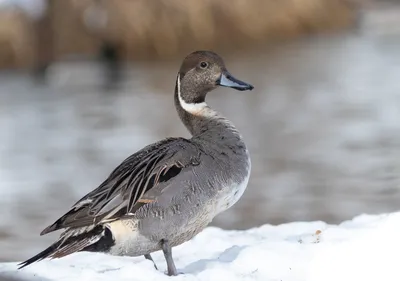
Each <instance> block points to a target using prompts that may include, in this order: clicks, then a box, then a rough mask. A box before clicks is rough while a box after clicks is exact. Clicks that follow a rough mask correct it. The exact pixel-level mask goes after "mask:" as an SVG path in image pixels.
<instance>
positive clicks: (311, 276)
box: [0, 212, 400, 281]
mask: <svg viewBox="0 0 400 281" xmlns="http://www.w3.org/2000/svg"><path fill="white" fill-rule="evenodd" d="M399 226H400V212H399V213H388V214H382V215H360V216H357V217H355V218H354V219H352V220H350V221H345V222H343V223H341V224H339V225H328V224H326V223H324V222H320V221H316V222H293V223H287V224H282V225H278V226H273V225H268V224H266V225H263V226H261V227H258V228H253V229H249V230H244V231H226V230H222V229H219V228H215V227H209V228H207V229H205V230H204V231H203V232H202V233H200V234H199V235H198V236H196V237H195V238H194V239H192V240H191V241H189V242H186V243H185V244H183V245H181V246H178V247H176V248H174V250H173V255H174V259H175V263H176V265H177V268H178V270H179V271H180V272H182V273H183V274H181V275H179V276H177V277H168V276H167V275H165V273H164V272H165V270H166V265H165V262H164V258H163V255H162V253H161V252H157V253H154V254H153V258H154V259H155V262H156V263H157V265H158V267H159V270H158V271H157V270H155V269H154V267H153V265H152V263H151V262H150V261H148V260H145V259H144V258H143V257H136V258H132V257H114V256H109V255H106V254H100V253H77V254H73V255H70V256H67V257H65V258H62V259H56V260H45V261H41V262H39V263H36V264H33V265H31V266H30V267H27V268H25V269H22V270H19V271H18V270H16V263H3V264H0V277H2V276H3V277H5V276H7V277H14V278H18V280H63V281H68V280H88V281H89V280H96V281H101V280H129V281H135V280H140V281H146V280H160V281H162V280H187V281H191V280H202V281H203V280H204V281H205V280H230V281H236V280H253V281H254V280H255V281H257V280H260V281H261V280H262V281H269V280H270V281H272V280H274V281H278V280H283V281H337V280H341V281H346V280H351V281H353V280H362V281H368V280H371V281H372V280H374V281H375V280H385V281H391V280H393V281H394V280H396V281H398V280H400V279H399V276H400V274H399V272H398V255H399V249H400V239H398V237H399V234H400V227H399ZM396 257H397V258H396ZM171 278H172V279H171ZM0 279H1V278H0Z"/></svg>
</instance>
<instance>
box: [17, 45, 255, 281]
mask: <svg viewBox="0 0 400 281" xmlns="http://www.w3.org/2000/svg"><path fill="white" fill-rule="evenodd" d="M218 87H229V88H232V89H235V90H238V91H248V90H253V88H254V87H253V86H252V85H251V84H249V83H246V82H243V81H241V80H239V79H237V78H235V77H234V76H233V75H231V74H230V72H228V70H227V68H226V67H225V63H224V61H223V59H222V58H221V57H220V56H219V55H218V54H216V53H214V52H213V51H195V52H192V53H190V54H188V55H187V56H186V57H185V58H184V60H183V62H182V64H181V66H180V69H179V71H178V74H177V78H176V83H175V93H174V103H175V108H176V111H177V113H178V115H179V118H180V120H181V121H182V123H183V125H184V126H185V127H186V129H187V130H188V131H189V133H190V135H191V138H183V137H167V138H165V139H162V140H160V141H158V142H155V143H152V144H150V145H147V146H145V147H144V148H142V149H141V150H139V151H137V152H136V153H134V154H132V155H131V156H129V157H127V158H126V159H125V160H124V161H122V162H121V164H120V165H118V166H117V167H116V168H115V169H114V170H113V171H112V172H111V173H110V174H109V175H108V177H107V178H106V179H105V180H104V181H103V182H102V183H101V184H100V185H99V186H98V187H97V188H95V189H94V190H93V191H91V192H89V193H88V194H86V195H85V196H83V197H82V198H81V199H80V200H78V201H77V202H76V203H75V204H74V205H72V207H71V208H70V209H69V210H68V211H67V212H66V213H65V214H64V215H63V216H61V217H60V218H59V219H57V220H56V221H55V222H54V223H53V224H51V225H49V226H48V227H46V228H45V229H44V230H43V231H42V232H41V233H40V235H45V234H48V233H50V232H54V231H57V230H63V231H62V233H61V234H60V236H59V238H58V239H57V240H56V241H55V242H54V243H53V244H51V245H50V246H49V247H48V248H46V249H45V250H43V251H42V252H40V253H38V254H37V255H35V256H33V257H32V258H30V259H27V260H26V261H24V262H21V263H19V264H18V265H19V269H22V268H24V267H26V266H28V265H31V264H32V263H34V262H38V261H41V260H43V259H46V258H48V259H55V258H62V257H65V256H67V255H70V254H73V253H76V252H103V253H107V254H109V255H114V256H130V257H138V256H144V258H146V259H148V260H151V261H152V262H153V263H154V261H153V259H152V257H151V253H153V252H156V251H162V252H163V254H164V258H165V261H166V266H167V272H166V274H167V275H169V276H176V275H178V271H177V269H176V266H175V262H174V260H173V256H172V248H173V247H176V246H178V245H181V244H182V243H184V242H186V241H189V240H191V239H192V238H193V237H195V236H196V235H197V234H198V233H200V232H201V231H202V230H203V229H205V228H206V227H207V226H208V225H209V224H210V223H211V221H212V220H213V218H214V217H215V216H217V215H218V214H220V213H221V212H223V211H226V210H227V209H229V208H230V207H232V206H233V205H234V204H235V203H236V202H237V201H238V200H239V199H240V198H241V197H242V195H243V193H244V191H245V189H246V188H247V185H248V182H249V178H250V173H251V160H250V153H249V151H248V149H247V146H246V144H245V142H244V140H243V137H242V135H241V134H240V133H239V131H238V129H237V128H236V127H235V126H234V124H233V123H232V122H231V121H229V120H228V119H227V118H226V117H224V116H223V115H222V114H221V113H219V112H218V111H216V110H214V109H212V108H211V107H210V106H209V105H208V104H207V103H206V101H205V99H206V96H207V94H208V93H210V92H211V91H213V90H214V89H216V88H218ZM154 267H155V268H156V269H157V265H156V264H155V263H154Z"/></svg>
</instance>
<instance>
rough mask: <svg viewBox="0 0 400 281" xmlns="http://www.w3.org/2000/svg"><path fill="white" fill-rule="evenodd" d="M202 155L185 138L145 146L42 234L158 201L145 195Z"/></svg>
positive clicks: (95, 221) (115, 216) (108, 218)
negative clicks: (194, 158)
mask: <svg viewBox="0 0 400 281" xmlns="http://www.w3.org/2000/svg"><path fill="white" fill-rule="evenodd" d="M199 155H200V150H199V147H198V146H197V145H195V144H194V143H192V142H190V141H189V140H187V139H184V138H168V139H165V140H162V141H160V142H157V143H155V144H153V145H149V146H146V147H145V148H143V149H142V150H140V151H138V152H137V153H135V154H133V155H131V156H129V157H128V158H126V159H125V160H124V161H123V162H122V163H121V164H120V165H119V166H118V167H117V168H115V169H114V170H113V171H112V172H111V173H110V175H109V177H108V178H107V179H106V180H105V181H104V182H103V183H102V184H101V185H100V186H99V187H97V188H96V189H95V190H93V191H92V192H89V193H88V194H87V195H85V196H84V197H83V198H81V199H80V200H79V201H78V202H76V203H75V204H74V205H73V206H72V208H71V209H70V210H69V211H68V212H67V213H66V214H65V215H63V216H62V217H61V218H59V219H58V220H57V221H56V222H55V223H53V224H52V225H50V226H48V227H47V228H46V229H44V230H43V231H42V233H41V235H43V234H46V233H49V232H52V231H55V230H58V229H62V228H76V227H84V226H89V225H94V224H99V223H104V222H106V221H112V220H114V219H118V218H119V217H121V216H124V215H130V214H133V213H134V212H135V211H136V210H137V209H138V208H140V207H141V206H142V205H144V204H148V203H151V202H154V201H155V200H156V198H153V197H151V198H150V197H149V198H147V197H146V193H147V192H148V191H149V190H152V189H153V188H154V187H155V186H157V185H159V184H160V182H166V181H169V180H171V179H172V178H174V177H175V176H177V175H178V174H179V173H180V172H181V171H182V170H183V169H185V168H189V167H190V166H193V165H198V164H199V163H198V161H194V162H193V161H192V158H193V157H198V156H199ZM194 163H196V164H194ZM65 251H69V249H65Z"/></svg>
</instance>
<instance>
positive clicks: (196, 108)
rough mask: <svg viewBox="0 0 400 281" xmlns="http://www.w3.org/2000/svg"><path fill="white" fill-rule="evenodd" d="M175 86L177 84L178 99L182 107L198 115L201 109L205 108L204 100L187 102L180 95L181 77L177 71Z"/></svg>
mask: <svg viewBox="0 0 400 281" xmlns="http://www.w3.org/2000/svg"><path fill="white" fill-rule="evenodd" d="M176 83H177V86H178V99H179V103H180V105H181V106H182V108H183V109H184V110H185V111H187V112H189V113H192V114H195V115H198V114H201V111H202V110H204V109H206V108H207V107H208V106H207V103H206V102H201V103H187V102H186V101H185V100H184V99H183V98H182V96H181V77H180V74H179V73H178V78H177V81H176Z"/></svg>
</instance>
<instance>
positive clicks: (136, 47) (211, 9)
mask: <svg viewBox="0 0 400 281" xmlns="http://www.w3.org/2000/svg"><path fill="white" fill-rule="evenodd" d="M73 1H74V2H73V3H74V7H75V8H76V9H77V10H79V11H80V13H81V14H82V19H85V22H86V26H87V28H88V29H89V30H90V32H92V34H96V36H99V37H101V38H108V39H109V40H114V41H117V42H119V43H122V45H123V46H124V47H125V49H126V53H127V56H128V57H129V58H163V57H171V56H174V55H176V54H181V53H182V52H187V51H189V50H193V49H199V48H210V49H221V48H225V49H226V48H233V49H235V48H236V49H242V48H245V47H247V46H251V45H252V44H257V43H260V42H265V41H268V40H275V39H280V38H289V37H293V36H298V35H301V34H305V33H313V32H322V31H329V30H337V29H340V28H344V27H346V26H348V25H349V24H350V23H351V22H352V19H353V14H352V10H351V8H350V7H349V5H348V4H347V2H346V1H344V0H230V1H229V2H227V1H223V0H202V1H198V0H185V1H182V0H130V1H127V0H113V1H103V2H104V3H102V4H100V5H98V6H96V5H95V4H94V3H95V2H93V0H86V1H82V0H79V1H78V0H73ZM91 12H92V14H91ZM84 15H86V16H84ZM90 15H93V16H92V17H91V16H90ZM103 17H104V18H106V20H105V21H104V22H103V21H102V20H101V18H103ZM91 19H92V20H91ZM96 21H97V22H96Z"/></svg>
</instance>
